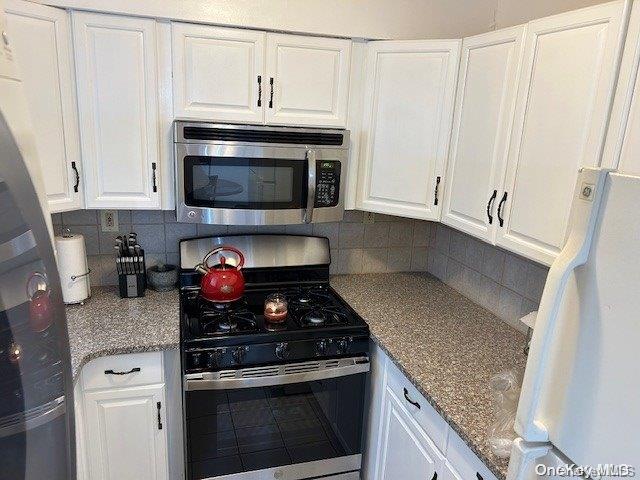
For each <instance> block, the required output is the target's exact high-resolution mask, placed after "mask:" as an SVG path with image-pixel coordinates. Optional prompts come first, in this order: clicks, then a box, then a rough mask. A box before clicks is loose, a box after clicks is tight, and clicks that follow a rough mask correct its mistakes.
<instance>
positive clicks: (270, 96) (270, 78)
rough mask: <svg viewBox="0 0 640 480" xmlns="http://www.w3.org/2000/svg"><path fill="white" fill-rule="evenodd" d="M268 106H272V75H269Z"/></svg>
mask: <svg viewBox="0 0 640 480" xmlns="http://www.w3.org/2000/svg"><path fill="white" fill-rule="evenodd" d="M269 88H270V93H269V108H273V77H269Z"/></svg>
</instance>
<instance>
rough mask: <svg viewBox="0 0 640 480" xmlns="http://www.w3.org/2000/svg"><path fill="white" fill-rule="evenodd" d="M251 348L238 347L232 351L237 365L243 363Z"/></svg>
mask: <svg viewBox="0 0 640 480" xmlns="http://www.w3.org/2000/svg"><path fill="white" fill-rule="evenodd" d="M248 350H249V347H236V348H234V349H233V350H232V351H231V355H232V356H233V361H234V362H235V363H242V361H243V360H244V357H245V356H246V355H247V351H248Z"/></svg>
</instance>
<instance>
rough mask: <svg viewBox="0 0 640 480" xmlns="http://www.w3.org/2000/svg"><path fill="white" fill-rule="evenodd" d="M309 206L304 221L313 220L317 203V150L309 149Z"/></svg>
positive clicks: (309, 221)
mask: <svg viewBox="0 0 640 480" xmlns="http://www.w3.org/2000/svg"><path fill="white" fill-rule="evenodd" d="M307 167H308V172H309V174H308V177H307V208H306V210H305V212H304V223H311V221H312V220H313V205H314V204H315V203H316V151H315V150H307Z"/></svg>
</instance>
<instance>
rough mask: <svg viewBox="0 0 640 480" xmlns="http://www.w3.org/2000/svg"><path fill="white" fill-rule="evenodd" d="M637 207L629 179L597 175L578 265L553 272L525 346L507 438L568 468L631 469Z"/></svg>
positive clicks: (638, 325) (638, 181)
mask: <svg viewBox="0 0 640 480" xmlns="http://www.w3.org/2000/svg"><path fill="white" fill-rule="evenodd" d="M578 195H579V192H578ZM639 199H640V178H639V177H631V176H626V175H621V174H612V173H609V174H608V175H607V176H606V181H605V184H604V188H603V189H602V197H601V202H600V205H599V208H597V209H594V212H593V213H594V214H593V215H591V217H590V218H592V219H595V221H594V222H593V230H592V235H591V240H590V241H589V242H586V244H587V245H590V248H589V250H588V256H587V258H586V261H585V262H584V263H583V264H580V263H581V262H574V266H571V267H570V268H568V269H567V270H564V271H561V270H560V269H558V271H556V272H555V275H556V276H558V275H560V274H561V273H562V275H566V279H565V280H566V281H564V283H563V285H562V288H558V289H552V288H547V287H545V291H544V293H543V299H542V301H541V306H540V311H539V314H538V322H537V323H536V329H535V331H534V335H533V339H532V345H531V352H530V356H529V359H528V363H527V371H526V373H525V379H524V383H523V390H522V395H521V398H520V403H519V405H518V414H517V420H516V430H517V431H518V433H519V435H521V436H522V437H523V438H524V439H525V440H527V441H540V440H547V441H550V442H551V443H553V445H554V446H555V447H556V448H557V449H558V450H559V451H561V452H562V453H563V454H564V455H566V456H567V457H568V458H571V459H572V460H573V461H574V462H576V464H578V465H591V466H594V465H598V464H630V465H635V466H636V468H637V467H640V435H638V432H639V431H640V408H638V405H640V375H638V369H639V367H640V349H639V348H638V345H640V317H639V312H640V208H639V203H638V202H639ZM579 201H580V200H579V199H577V200H576V202H579ZM563 253H564V252H563ZM560 257H562V255H561V256H560ZM565 266H566V265H565ZM554 267H556V265H555V264H554V266H552V272H553V269H554ZM550 276H551V272H550ZM551 280H552V281H553V279H551ZM547 286H548V285H547ZM541 320H542V322H540V321H541ZM545 436H546V438H544V437H545Z"/></svg>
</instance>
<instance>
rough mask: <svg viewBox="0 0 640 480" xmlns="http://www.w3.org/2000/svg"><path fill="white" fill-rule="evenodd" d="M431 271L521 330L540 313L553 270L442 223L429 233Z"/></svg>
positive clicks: (428, 267)
mask: <svg viewBox="0 0 640 480" xmlns="http://www.w3.org/2000/svg"><path fill="white" fill-rule="evenodd" d="M427 271H428V272H430V273H431V274H432V275H434V276H436V277H438V278H439V279H441V280H442V281H443V282H445V283H447V284H448V285H450V286H451V287H453V288H455V289H456V290H458V291H459V292H460V293H462V294H463V295H464V296H466V297H468V298H470V299H471V300H473V301H474V302H476V303H479V304H480V305H482V306H483V307H484V308H486V309H487V310H490V311H491V312H493V313H494V314H495V315H497V316H498V317H500V318H501V319H502V320H504V321H506V322H507V323H509V324H510V325H511V326H513V327H514V328H516V329H518V330H520V331H526V327H525V326H524V325H522V323H521V322H520V321H519V319H520V317H522V316H523V315H526V314H527V313H529V312H532V311H533V310H537V309H538V305H539V303H540V296H541V295H542V290H543V288H544V284H545V281H546V279H547V273H548V272H549V268H548V267H545V266H542V265H540V264H538V263H535V262H532V261H530V260H526V259H524V258H522V257H520V256H518V255H515V254H513V253H510V252H507V251H505V250H502V249H501V248H498V247H495V246H493V245H489V244H487V243H484V242H481V241H480V240H477V239H476V238H474V237H471V236H469V235H466V234H464V233H462V232H459V231H457V230H454V229H452V228H449V227H447V226H446V225H442V224H438V225H435V224H434V226H433V228H432V229H431V237H430V239H429V251H428V262H427Z"/></svg>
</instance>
